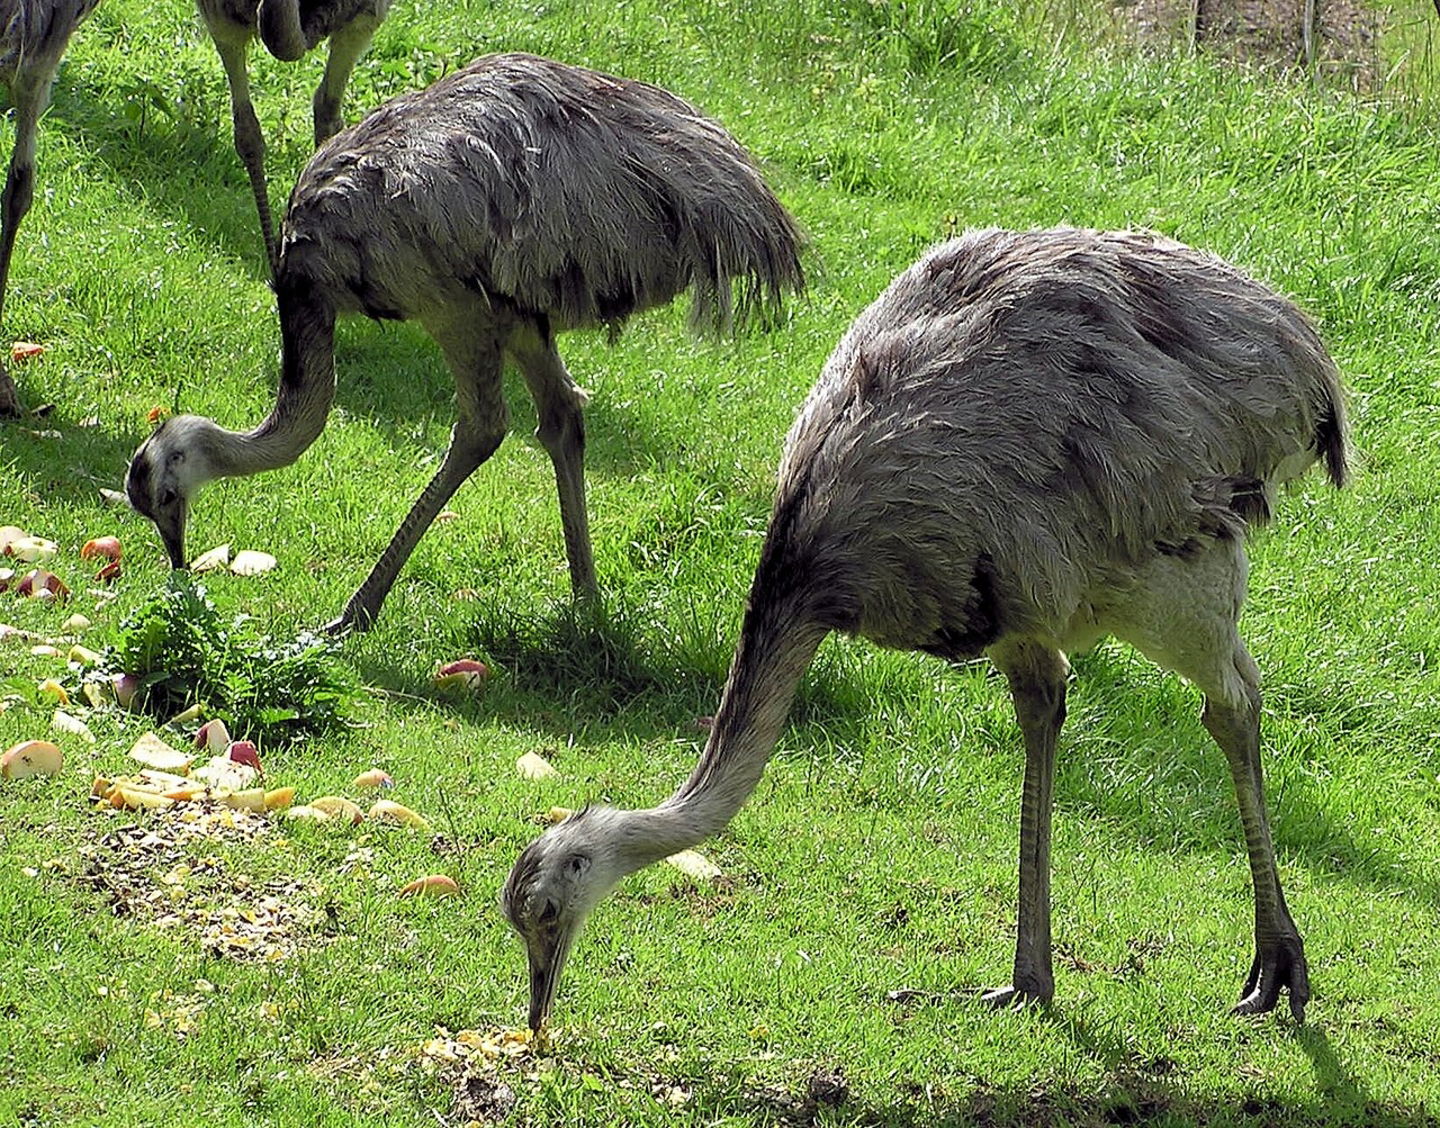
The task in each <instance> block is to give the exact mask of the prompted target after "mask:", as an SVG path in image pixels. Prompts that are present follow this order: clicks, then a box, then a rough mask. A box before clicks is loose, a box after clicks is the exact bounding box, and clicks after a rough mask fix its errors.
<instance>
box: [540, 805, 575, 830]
mask: <svg viewBox="0 0 1440 1128" xmlns="http://www.w3.org/2000/svg"><path fill="white" fill-rule="evenodd" d="M574 813H575V812H574V811H572V810H571V809H570V808H569V807H551V808H550V809H549V810H548V811H546V812H545V814H544V819H545V821H546V822H548V823H550V824H551V825H552V826H553V825H554V824H555V823H562V822H564V821H565V820H566V819H568V818H569V817H570V816H571V815H573V814H574Z"/></svg>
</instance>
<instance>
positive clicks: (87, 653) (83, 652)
mask: <svg viewBox="0 0 1440 1128" xmlns="http://www.w3.org/2000/svg"><path fill="white" fill-rule="evenodd" d="M65 658H66V660H67V661H70V662H74V663H75V664H76V665H77V666H84V667H86V668H89V667H90V666H98V665H99V664H100V655H99V654H98V653H97V652H96V651H94V650H91V649H90V648H89V647H88V646H81V645H80V644H79V643H78V642H77V643H76V644H75V645H74V646H72V647H71V648H70V650H69V652H68V653H67V654H66V655H65Z"/></svg>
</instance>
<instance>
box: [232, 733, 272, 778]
mask: <svg viewBox="0 0 1440 1128" xmlns="http://www.w3.org/2000/svg"><path fill="white" fill-rule="evenodd" d="M225 755H226V756H228V757H229V758H230V760H231V762H232V763H236V764H243V765H244V766H245V767H247V768H254V769H255V774H256V775H264V774H265V769H264V768H262V767H261V766H260V750H259V749H258V748H256V747H255V744H254V742H253V741H249V740H232V741H231V742H230V743H229V745H227V746H226V748H225Z"/></svg>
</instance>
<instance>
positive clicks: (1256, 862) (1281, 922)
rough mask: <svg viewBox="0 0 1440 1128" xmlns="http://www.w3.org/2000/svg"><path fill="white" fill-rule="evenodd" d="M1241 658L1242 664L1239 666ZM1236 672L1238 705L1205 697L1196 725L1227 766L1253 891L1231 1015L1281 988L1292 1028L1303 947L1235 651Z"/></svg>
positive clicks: (1248, 1010) (1270, 1000)
mask: <svg viewBox="0 0 1440 1128" xmlns="http://www.w3.org/2000/svg"><path fill="white" fill-rule="evenodd" d="M1239 658H1243V660H1244V661H1243V662H1241V661H1239V660H1238V659H1239ZM1236 665H1237V667H1239V669H1240V670H1241V672H1242V676H1243V675H1245V674H1251V675H1252V676H1249V677H1245V678H1244V681H1245V688H1246V690H1247V692H1246V693H1245V695H1244V696H1243V698H1242V700H1241V702H1240V703H1239V704H1238V705H1231V704H1228V703H1227V702H1226V701H1224V700H1223V699H1222V698H1221V697H1219V696H1218V695H1216V696H1211V695H1209V694H1207V695H1206V698H1205V711H1204V713H1203V714H1202V715H1201V721H1202V723H1203V724H1204V725H1205V729H1206V731H1207V732H1209V733H1210V735H1211V736H1212V737H1214V738H1215V743H1216V744H1218V745H1219V746H1220V749H1221V751H1223V752H1224V753H1225V759H1226V760H1227V761H1228V762H1229V764H1230V775H1231V777H1232V778H1233V779H1234V781H1235V796H1236V798H1237V799H1238V800H1239V805H1240V823H1241V825H1242V826H1243V827H1244V828H1245V851H1246V853H1247V854H1248V855H1249V856H1250V876H1251V879H1252V880H1253V882H1254V885H1255V959H1254V961H1253V962H1252V963H1251V965H1250V974H1249V975H1248V976H1246V978H1245V986H1244V988H1243V990H1242V991H1241V995H1240V1002H1239V1003H1237V1004H1236V1006H1235V1013H1236V1014H1263V1013H1264V1012H1266V1011H1269V1010H1273V1009H1274V1008H1275V1004H1276V1002H1277V1001H1278V1000H1279V996H1280V991H1281V989H1282V988H1284V989H1286V990H1288V991H1289V992H1290V1013H1291V1014H1292V1015H1293V1016H1294V1018H1295V1021H1296V1022H1303V1021H1304V1020H1305V1004H1306V1002H1307V1001H1308V1000H1309V998H1310V979H1309V972H1308V969H1307V967H1306V964H1305V946H1304V943H1303V942H1302V941H1301V939H1300V932H1299V930H1298V929H1297V928H1296V927H1295V922H1294V921H1293V920H1292V919H1291V917H1290V910H1289V908H1288V907H1287V906H1286V904H1285V894H1284V892H1283V891H1282V890H1281V888H1280V874H1279V871H1278V870H1277V868H1276V865H1275V847H1274V844H1273V843H1272V841H1271V838H1270V823H1269V819H1268V818H1267V816H1266V813H1265V792H1264V784H1263V781H1262V778H1261V770H1260V691H1259V688H1258V684H1257V683H1258V680H1259V679H1258V675H1256V674H1253V673H1252V672H1253V671H1254V668H1255V664H1254V662H1253V661H1252V660H1251V659H1250V655H1249V654H1248V653H1246V652H1245V651H1244V649H1243V647H1242V648H1241V650H1240V652H1239V655H1238V656H1237V662H1236Z"/></svg>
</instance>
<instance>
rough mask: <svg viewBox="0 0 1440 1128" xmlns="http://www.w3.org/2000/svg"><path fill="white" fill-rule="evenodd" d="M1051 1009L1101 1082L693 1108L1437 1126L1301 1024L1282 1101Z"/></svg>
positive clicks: (800, 1127) (770, 1117)
mask: <svg viewBox="0 0 1440 1128" xmlns="http://www.w3.org/2000/svg"><path fill="white" fill-rule="evenodd" d="M1047 1013H1048V1016H1049V1017H1048V1021H1050V1022H1052V1023H1053V1024H1054V1025H1055V1026H1056V1027H1057V1028H1058V1029H1060V1030H1061V1031H1062V1032H1064V1033H1065V1034H1066V1035H1067V1036H1068V1037H1069V1038H1070V1039H1071V1040H1072V1041H1073V1042H1074V1044H1075V1047H1076V1050H1077V1051H1078V1052H1079V1053H1080V1054H1082V1055H1084V1056H1086V1057H1090V1058H1093V1059H1095V1060H1096V1061H1097V1062H1098V1063H1099V1064H1100V1065H1101V1066H1102V1068H1103V1069H1104V1074H1105V1075H1104V1077H1103V1079H1101V1080H1099V1081H1096V1082H1085V1083H1083V1084H1050V1083H1045V1082H1037V1083H1036V1084H1034V1085H1031V1086H1026V1087H1024V1088H1018V1087H1001V1086H995V1085H990V1084H988V1083H987V1082H986V1081H985V1080H984V1079H983V1078H978V1079H976V1080H975V1082H974V1083H973V1085H970V1086H967V1089H966V1091H965V1092H951V1091H947V1089H946V1087H945V1086H944V1085H937V1084H936V1083H935V1082H934V1080H933V1079H931V1078H925V1077H912V1078H906V1077H899V1078H897V1079H896V1081H895V1083H894V1095H893V1097H892V1098H890V1099H870V1100H866V1099H864V1098H856V1097H853V1096H852V1095H851V1094H850V1093H849V1091H848V1088H847V1087H846V1085H845V1083H844V1080H843V1073H842V1072H840V1071H838V1070H835V1071H831V1070H820V1071H817V1072H815V1073H813V1074H812V1075H811V1076H809V1077H807V1078H805V1079H803V1080H800V1081H797V1082H795V1083H792V1084H790V1085H788V1086H787V1085H771V1086H765V1087H762V1088H755V1087H750V1088H744V1087H743V1086H737V1085H736V1084H734V1083H733V1082H732V1083H731V1085H729V1086H728V1087H726V1088H724V1090H723V1091H722V1090H721V1088H720V1087H719V1086H711V1085H710V1084H707V1083H705V1082H700V1083H697V1084H696V1086H695V1090H694V1093H695V1098H696V1105H697V1106H698V1110H699V1111H701V1112H702V1113H705V1114H709V1115H708V1116H706V1117H705V1119H707V1120H709V1119H717V1120H718V1119H720V1118H723V1117H736V1116H738V1117H742V1118H743V1119H744V1120H745V1121H746V1122H747V1123H751V1124H757V1125H776V1126H785V1128H809V1126H810V1125H814V1124H849V1125H864V1126H867V1128H868V1126H874V1128H952V1126H953V1128H961V1126H965V1128H971V1126H975V1125H982V1126H985V1128H1008V1126H1014V1128H1036V1126H1056V1128H1059V1126H1066V1128H1070V1126H1077V1128H1078V1126H1088V1125H1095V1126H1103V1125H1133V1124H1168V1125H1189V1124H1196V1125H1201V1124H1203V1125H1208V1126H1221V1125H1244V1126H1251V1128H1271V1126H1273V1128H1298V1126H1305V1125H1317V1126H1318V1125H1325V1126H1336V1125H1354V1126H1356V1128H1360V1126H1367V1128H1433V1126H1434V1125H1435V1123H1436V1118H1435V1115H1434V1114H1433V1112H1431V1111H1429V1110H1427V1109H1426V1108H1425V1107H1424V1106H1422V1105H1416V1106H1405V1105H1399V1104H1387V1103H1384V1102H1380V1101H1376V1100H1374V1099H1372V1098H1371V1097H1370V1096H1369V1095H1368V1094H1367V1093H1366V1091H1365V1089H1364V1087H1363V1085H1361V1084H1360V1083H1359V1082H1358V1081H1357V1080H1356V1078H1355V1077H1354V1075H1353V1074H1352V1073H1351V1072H1350V1071H1349V1070H1348V1069H1347V1068H1346V1066H1345V1065H1344V1063H1343V1062H1341V1061H1340V1059H1339V1058H1338V1056H1337V1055H1336V1053H1335V1051H1334V1048H1333V1047H1332V1045H1331V1043H1330V1040H1329V1038H1328V1037H1327V1036H1326V1034H1325V1033H1324V1031H1322V1030H1320V1029H1318V1028H1316V1027H1313V1026H1304V1027H1298V1028H1295V1029H1294V1030H1293V1032H1292V1034H1291V1036H1292V1037H1293V1038H1294V1039H1295V1041H1296V1042H1297V1043H1298V1044H1299V1045H1300V1047H1301V1049H1302V1050H1303V1051H1304V1052H1305V1054H1306V1055H1307V1056H1308V1057H1309V1058H1310V1059H1311V1061H1312V1063H1313V1064H1314V1068H1315V1083H1316V1093H1315V1096H1314V1099H1312V1100H1301V1101H1282V1100H1277V1099H1276V1098H1274V1097H1273V1096H1269V1095H1265V1094H1263V1093H1261V1092H1259V1091H1258V1090H1257V1091H1254V1092H1251V1093H1245V1092H1244V1091H1243V1090H1242V1091H1241V1092H1240V1093H1237V1094H1236V1095H1235V1096H1234V1097H1233V1098H1230V1099H1226V1098H1222V1097H1218V1096H1216V1095H1215V1094H1212V1093H1201V1092H1197V1091H1196V1090H1195V1089H1194V1088H1193V1087H1192V1086H1189V1085H1187V1084H1186V1083H1185V1080H1184V1078H1183V1077H1182V1076H1179V1067H1178V1066H1177V1064H1176V1063H1175V1062H1174V1061H1172V1060H1171V1059H1169V1058H1167V1057H1164V1056H1156V1057H1151V1058H1148V1059H1145V1058H1142V1057H1140V1056H1138V1055H1137V1054H1136V1053H1135V1052H1134V1050H1133V1048H1131V1047H1130V1046H1129V1045H1128V1044H1127V1043H1126V1042H1125V1041H1123V1040H1122V1039H1121V1038H1119V1037H1117V1036H1114V1035H1109V1034H1106V1033H1104V1032H1102V1031H1099V1030H1097V1029H1095V1028H1094V1027H1092V1026H1091V1025H1090V1024H1088V1023H1086V1022H1085V1021H1083V1020H1082V1019H1080V1018H1078V1017H1076V1016H1074V1015H1070V1014H1067V1013H1064V1012H1062V1011H1058V1010H1052V1011H1050V1012H1047ZM737 1088H738V1089H739V1090H740V1091H739V1092H738V1093H737V1092H736V1089H737Z"/></svg>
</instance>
